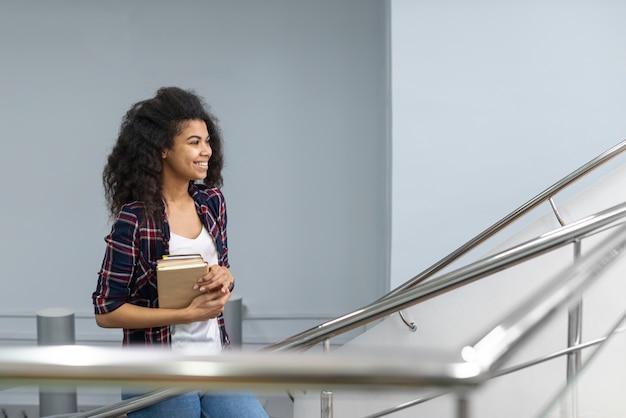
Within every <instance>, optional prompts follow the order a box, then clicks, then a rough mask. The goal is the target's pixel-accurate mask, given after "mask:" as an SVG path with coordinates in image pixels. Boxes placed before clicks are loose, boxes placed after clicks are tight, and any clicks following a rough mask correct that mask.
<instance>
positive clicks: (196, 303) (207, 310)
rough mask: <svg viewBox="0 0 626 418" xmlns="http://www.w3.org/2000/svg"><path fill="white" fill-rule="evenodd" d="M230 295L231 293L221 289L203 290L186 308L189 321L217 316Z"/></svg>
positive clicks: (221, 311)
mask: <svg viewBox="0 0 626 418" xmlns="http://www.w3.org/2000/svg"><path fill="white" fill-rule="evenodd" d="M230 296H231V293H230V292H229V291H228V290H226V292H225V293H224V292H223V291H221V290H216V291H211V292H204V293H202V294H200V295H198V296H196V297H195V298H194V299H193V300H192V301H191V303H190V304H189V306H188V307H187V308H186V310H187V311H188V313H189V318H190V322H196V321H205V320H207V319H212V318H217V317H218V316H219V315H220V314H221V313H223V312H224V307H225V306H226V302H228V299H230Z"/></svg>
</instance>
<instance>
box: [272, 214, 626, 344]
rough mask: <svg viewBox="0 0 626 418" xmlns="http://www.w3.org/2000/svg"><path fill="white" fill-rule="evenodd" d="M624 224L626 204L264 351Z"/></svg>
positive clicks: (362, 320)
mask: <svg viewBox="0 0 626 418" xmlns="http://www.w3.org/2000/svg"><path fill="white" fill-rule="evenodd" d="M624 221H626V203H622V204H619V205H616V206H614V207H612V208H610V209H607V210H604V211H602V212H599V213H597V214H595V215H592V216H589V217H586V218H583V219H581V220H579V221H577V222H573V223H571V224H569V225H566V226H563V227H560V228H557V229H555V230H553V231H551V232H548V233H546V234H544V235H542V236H540V237H538V238H535V239H532V240H529V241H526V242H524V243H522V244H519V245H517V246H514V247H512V248H510V249H507V250H504V251H501V252H499V253H496V254H494V255H491V256H488V257H485V258H483V259H480V260H478V261H475V262H473V263H470V264H468V265H466V266H463V267H461V268H458V269H456V270H453V271H451V272H449V273H446V274H443V275H441V276H439V277H437V278H434V279H432V280H429V281H428V282H425V283H422V285H421V286H418V287H413V288H410V289H406V290H405V291H404V292H403V293H401V294H397V295H395V296H391V297H388V298H384V299H379V300H378V301H376V302H374V303H372V304H370V305H367V306H364V307H362V308H361V309H358V310H356V311H354V312H352V313H349V314H347V315H344V316H342V317H339V318H336V319H334V320H331V321H328V322H325V323H323V324H321V325H319V326H317V327H314V328H311V329H309V330H306V331H304V332H301V333H299V334H296V335H294V336H292V337H289V338H287V339H285V340H282V341H279V342H277V343H274V344H271V345H268V346H266V347H265V348H264V350H269V351H279V350H287V349H303V348H307V347H310V346H312V345H315V344H317V343H319V342H321V341H323V340H325V339H327V338H329V337H330V336H333V335H336V334H339V333H342V332H346V331H349V330H351V329H354V328H357V327H359V326H362V325H365V324H367V323H369V322H371V321H374V320H376V319H379V318H382V317H384V316H386V315H389V314H391V313H393V312H396V311H398V310H400V309H404V308H405V307H408V306H412V305H415V304H417V303H420V302H423V301H425V300H428V299H430V298H433V297H435V296H437V295H439V294H442V293H445V292H448V291H450V290H452V289H455V288H458V287H461V286H464V285H466V284H469V283H472V282H474V281H476V280H478V279H480V278H482V277H485V276H488V275H490V274H493V273H496V272H498V271H500V270H503V269H505V268H509V267H511V266H513V265H515V264H519V263H521V262H523V261H526V260H529V259H531V258H533V257H537V256H539V255H541V254H545V253H547V252H549V251H552V250H554V249H556V248H559V247H562V246H564V245H566V244H568V243H571V242H572V241H574V240H576V239H579V238H581V237H583V236H585V235H589V234H592V233H596V232H598V231H601V230H604V228H607V227H609V226H611V225H612V224H616V223H621V222H624ZM613 226H614V225H613Z"/></svg>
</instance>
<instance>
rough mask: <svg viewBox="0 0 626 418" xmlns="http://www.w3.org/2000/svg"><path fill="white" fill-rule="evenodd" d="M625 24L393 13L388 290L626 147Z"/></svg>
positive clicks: (419, 4) (417, 6) (581, 9)
mask: <svg viewBox="0 0 626 418" xmlns="http://www.w3.org/2000/svg"><path fill="white" fill-rule="evenodd" d="M624 16H626V3H624V2H621V1H612V0H602V1H594V2H590V1H555V0H549V1H538V0H532V1H526V2H496V1H490V0H478V1H471V2H466V1H460V0H443V1H436V2H430V1H414V0H392V1H391V23H390V27H391V57H392V58H391V62H392V71H391V74H392V76H391V79H392V107H393V122H392V132H393V134H392V144H393V145H392V148H393V152H392V157H391V158H392V161H393V164H392V181H391V182H392V187H391V193H392V228H391V230H392V246H391V253H392V255H391V284H392V287H395V286H397V285H399V284H401V283H403V282H405V281H406V280H408V279H409V278H411V277H413V276H414V275H415V274H417V273H418V272H420V271H422V270H424V269H425V268H427V267H428V266H430V265H432V264H433V263H435V262H436V261H438V260H439V259H441V258H443V257H444V256H445V255H447V254H449V253H451V252H452V251H453V250H455V249H456V248H458V247H459V246H460V245H462V244H463V243H465V242H466V241H468V240H469V239H470V238H472V237H474V236H475V235H477V234H478V233H480V232H481V231H482V230H484V229H485V228H487V227H488V226H490V225H492V224H493V223H495V222H496V221H498V220H499V219H501V218H502V217H504V216H505V215H506V214H508V213H510V212H512V211H513V210H514V209H516V208H518V207H519V206H520V205H522V204H523V203H525V202H526V201H528V200H530V199H531V198H532V197H534V196H535V195H537V194H538V193H540V192H541V191H543V190H544V189H545V188H547V187H548V186H550V185H552V184H553V183H554V182H555V181H557V180H559V179H560V178H562V177H564V176H565V175H567V174H569V173H570V172H571V171H573V170H575V169H576V168H578V167H579V166H581V165H582V164H584V163H585V162H587V161H589V160H591V159H592V158H594V157H595V156H597V155H599V154H600V153H602V152H604V151H605V150H607V149H608V148H610V147H611V146H613V145H615V144H617V143H618V142H620V141H621V140H623V139H625V137H626V118H625V117H624V114H625V110H626V54H625V53H624V51H625V50H626V29H625V27H624V24H623V17H624ZM557 202H558V199H557Z"/></svg>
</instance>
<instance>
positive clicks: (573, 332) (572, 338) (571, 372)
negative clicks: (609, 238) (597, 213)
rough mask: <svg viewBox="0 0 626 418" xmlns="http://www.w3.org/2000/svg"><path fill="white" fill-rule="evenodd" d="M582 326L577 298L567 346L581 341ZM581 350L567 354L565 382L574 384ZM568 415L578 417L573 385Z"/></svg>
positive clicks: (578, 250)
mask: <svg viewBox="0 0 626 418" xmlns="http://www.w3.org/2000/svg"><path fill="white" fill-rule="evenodd" d="M581 245H582V244H581V242H580V241H579V240H577V241H574V262H577V261H578V259H579V258H580V256H581ZM582 328H583V301H582V298H581V299H579V300H578V301H577V302H576V304H575V305H574V306H573V307H571V308H570V309H569V312H568V318H567V347H574V346H577V345H579V344H580V343H581V341H582ZM580 365H581V352H580V351H575V352H573V353H569V354H568V355H567V382H568V384H572V385H576V382H575V381H574V377H575V376H576V374H577V373H578V371H579V370H580ZM568 410H569V412H570V414H569V416H570V417H571V418H578V390H577V387H576V386H573V387H572V389H571V392H570V396H569V407H568Z"/></svg>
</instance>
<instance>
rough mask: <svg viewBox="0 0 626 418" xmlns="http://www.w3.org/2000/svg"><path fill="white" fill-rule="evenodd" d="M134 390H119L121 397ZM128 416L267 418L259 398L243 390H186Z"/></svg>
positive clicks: (126, 396) (132, 417) (153, 417)
mask: <svg viewBox="0 0 626 418" xmlns="http://www.w3.org/2000/svg"><path fill="white" fill-rule="evenodd" d="M134 396H138V395H137V394H122V399H128V398H132V397H134ZM128 417H129V418H268V416H267V413H266V412H265V410H264V409H263V407H262V406H261V403H260V402H259V400H258V399H257V398H256V397H254V396H252V395H250V394H247V393H211V392H189V393H185V394H184V395H180V396H176V397H174V398H170V399H167V400H165V401H162V402H159V403H157V404H154V405H151V406H149V407H147V408H143V409H140V410H137V411H134V412H130V413H128Z"/></svg>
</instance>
